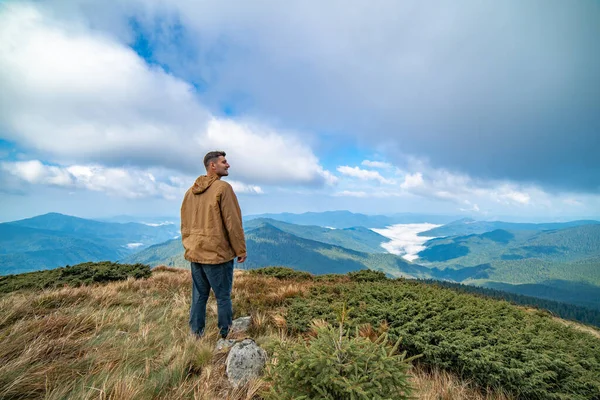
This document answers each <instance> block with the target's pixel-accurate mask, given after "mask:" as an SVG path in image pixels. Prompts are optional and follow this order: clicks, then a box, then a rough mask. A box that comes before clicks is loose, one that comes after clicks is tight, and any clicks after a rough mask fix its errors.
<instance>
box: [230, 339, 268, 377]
mask: <svg viewBox="0 0 600 400" xmlns="http://www.w3.org/2000/svg"><path fill="white" fill-rule="evenodd" d="M266 362H267V352H266V351H264V350H263V349H261V348H260V346H258V345H257V344H256V342H254V340H252V339H244V340H242V341H241V342H238V343H236V344H235V345H234V346H233V347H232V348H231V350H230V351H229V355H228V356H227V378H228V379H229V382H230V383H231V384H232V385H233V386H234V387H238V386H241V385H245V384H246V383H248V381H249V380H250V379H253V378H258V377H259V376H261V375H262V372H263V369H264V367H265V364H266Z"/></svg>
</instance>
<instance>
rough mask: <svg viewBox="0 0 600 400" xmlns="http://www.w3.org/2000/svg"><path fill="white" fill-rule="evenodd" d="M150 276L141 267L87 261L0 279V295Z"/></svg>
mask: <svg viewBox="0 0 600 400" xmlns="http://www.w3.org/2000/svg"><path fill="white" fill-rule="evenodd" d="M150 275H151V271H150V267H149V266H148V265H144V264H118V263H113V262H110V261H102V262H87V263H82V264H77V265H73V266H66V267H61V268H56V269H50V270H46V271H35V272H28V273H25V274H17V275H7V276H0V293H9V292H13V291H15V290H21V289H47V288H56V287H61V286H64V285H68V286H81V285H89V284H92V283H102V282H112V281H119V280H125V279H127V278H129V277H132V278H135V279H140V278H148V277H149V276H150Z"/></svg>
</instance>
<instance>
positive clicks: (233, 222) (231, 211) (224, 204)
mask: <svg viewBox="0 0 600 400" xmlns="http://www.w3.org/2000/svg"><path fill="white" fill-rule="evenodd" d="M220 207H221V215H222V217H223V224H224V225H225V229H226V230H227V234H228V235H229V243H230V244H231V247H232V248H233V251H234V252H235V255H236V257H243V256H245V255H246V239H245V237H244V228H243V226H242V211H241V210H240V205H239V204H238V200H237V197H236V195H235V193H234V192H233V189H232V188H231V186H230V185H229V184H227V185H224V188H223V192H222V193H221V203H220Z"/></svg>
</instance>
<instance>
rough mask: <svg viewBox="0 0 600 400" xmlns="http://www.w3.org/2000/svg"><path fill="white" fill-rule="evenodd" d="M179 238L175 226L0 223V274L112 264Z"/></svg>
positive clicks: (71, 220)
mask: <svg viewBox="0 0 600 400" xmlns="http://www.w3.org/2000/svg"><path fill="white" fill-rule="evenodd" d="M175 236H178V226H175V225H164V226H156V227H155V226H148V225H144V224H137V223H127V224H118V223H108V222H99V221H94V220H88V219H83V218H77V217H72V216H68V215H63V214H57V213H50V214H45V215H40V216H37V217H34V218H28V219H24V220H19V221H13V222H5V223H2V224H0V275H5V274H14V273H20V272H27V271H35V270H40V269H49V268H56V267H59V266H63V265H67V264H77V263H80V262H86V261H100V260H110V261H116V260H118V259H120V258H123V257H125V256H127V255H129V254H131V253H133V252H135V251H137V250H139V249H140V248H145V247H147V246H149V245H151V244H154V243H160V242H164V241H165V240H167V239H170V238H173V237H175Z"/></svg>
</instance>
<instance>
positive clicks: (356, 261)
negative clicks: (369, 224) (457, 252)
mask: <svg viewBox="0 0 600 400" xmlns="http://www.w3.org/2000/svg"><path fill="white" fill-rule="evenodd" d="M288 228H289V227H288ZM246 247H247V249H248V255H249V256H248V260H247V261H246V263H244V264H243V265H241V267H243V268H250V269H251V268H259V267H265V266H274V265H276V266H286V267H292V268H295V269H299V270H303V271H308V272H311V273H314V274H329V273H342V272H348V271H355V270H359V269H364V268H371V269H376V270H380V271H383V272H385V273H387V274H389V275H391V276H397V277H400V276H405V277H415V278H427V277H430V275H429V272H430V271H429V270H428V269H427V268H423V267H421V266H419V265H415V264H411V263H409V262H407V261H406V260H404V259H403V258H401V257H398V256H395V255H393V254H387V253H380V254H369V253H364V252H359V251H355V250H350V249H346V248H344V247H341V246H335V245H331V244H327V243H323V242H319V241H315V240H310V239H304V238H301V237H298V236H296V235H293V234H291V233H288V232H284V231H283V230H281V229H278V228H277V227H275V226H273V225H271V224H268V223H266V222H264V221H262V222H261V223H260V224H259V226H258V227H257V228H255V229H250V230H248V231H247V232H246ZM123 262H125V263H138V262H139V263H144V264H149V265H151V266H157V265H161V264H164V265H170V266H179V267H188V266H189V263H188V262H187V261H185V260H184V259H183V249H182V248H181V241H180V240H171V241H168V242H165V243H162V244H159V245H155V246H152V247H149V248H147V249H145V250H143V251H141V252H139V253H137V254H134V255H131V256H129V257H127V258H125V259H123Z"/></svg>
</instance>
